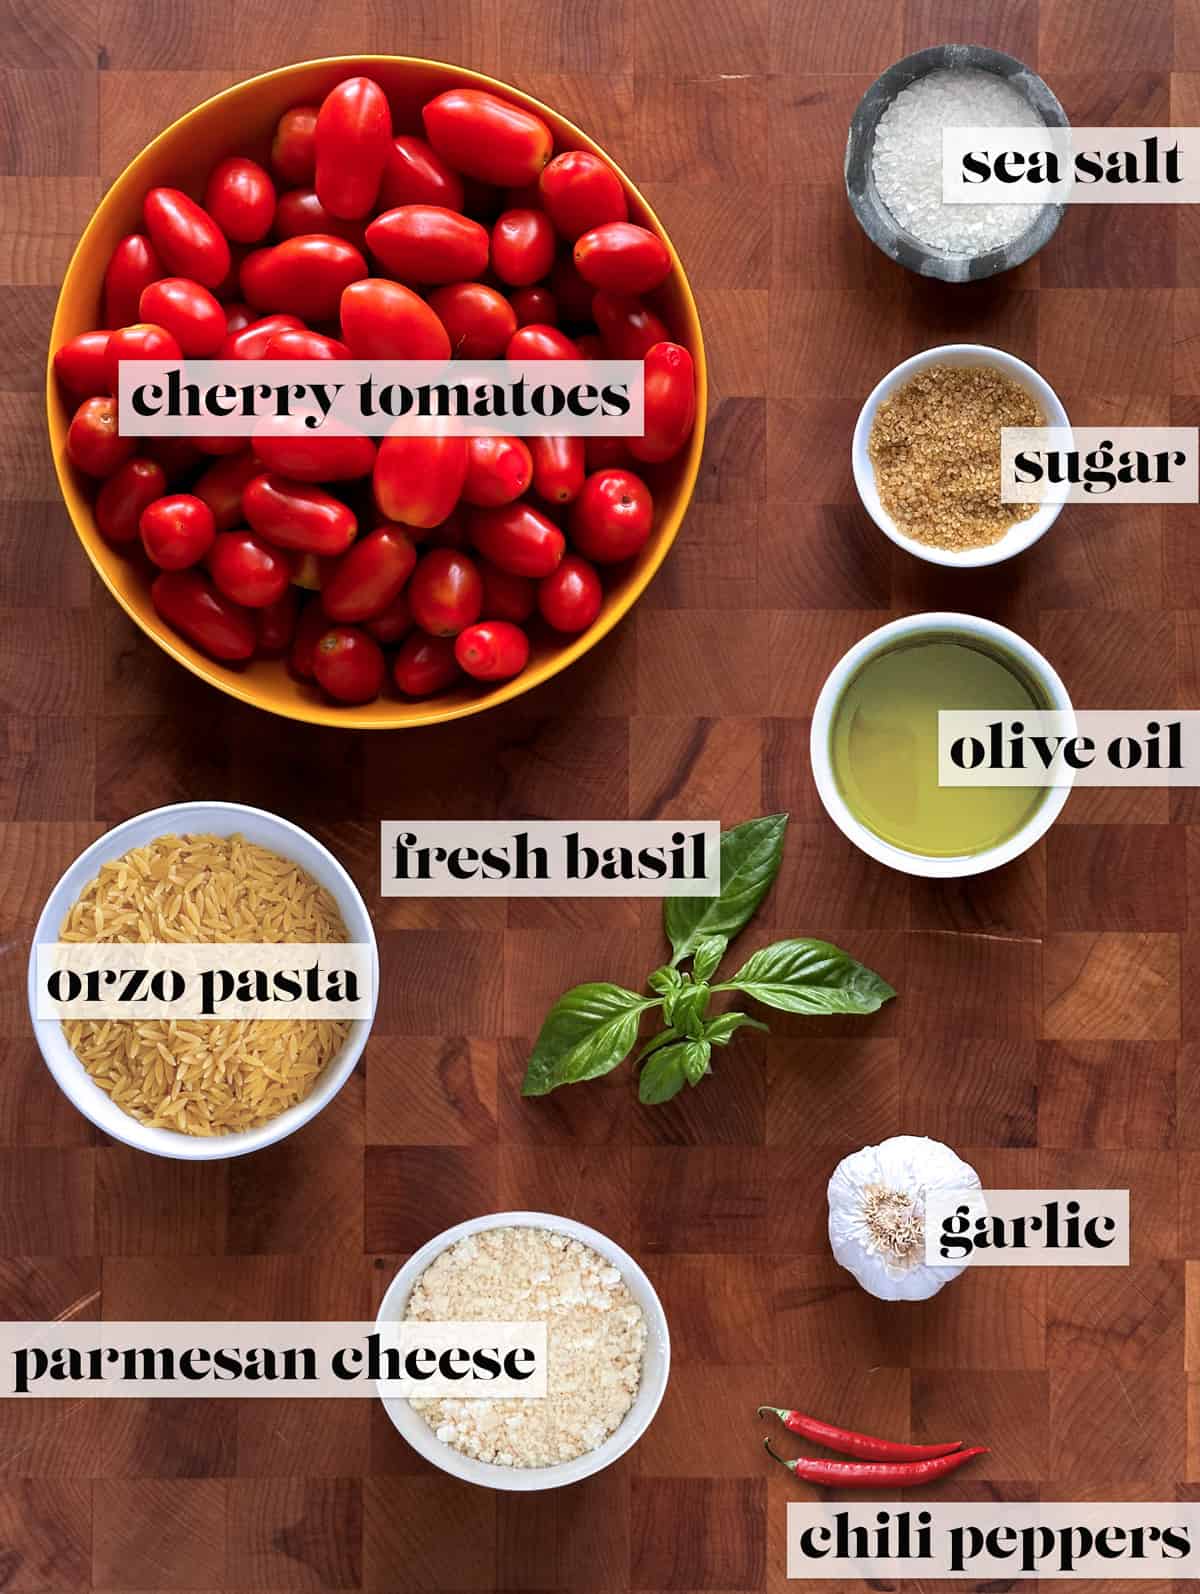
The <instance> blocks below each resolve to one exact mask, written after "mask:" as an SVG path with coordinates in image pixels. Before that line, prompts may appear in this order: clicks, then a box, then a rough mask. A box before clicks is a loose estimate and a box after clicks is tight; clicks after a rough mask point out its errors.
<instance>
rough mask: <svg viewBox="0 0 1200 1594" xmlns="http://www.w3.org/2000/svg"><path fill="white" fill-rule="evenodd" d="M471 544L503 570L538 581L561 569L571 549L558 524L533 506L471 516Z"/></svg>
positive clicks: (509, 506) (506, 507)
mask: <svg viewBox="0 0 1200 1594" xmlns="http://www.w3.org/2000/svg"><path fill="white" fill-rule="evenodd" d="M471 541H472V542H473V543H474V544H475V547H476V548H478V550H479V552H480V553H481V554H482V555H483V557H484V558H485V559H490V560H491V562H492V563H493V564H494V565H497V566H498V567H499V568H500V569H501V570H507V571H508V573H509V574H510V575H513V576H531V577H532V578H533V579H534V580H535V581H536V580H539V579H540V578H541V577H542V576H548V575H549V574H550V572H551V571H552V570H554V569H556V568H557V566H558V564H559V561H560V560H561V559H562V556H563V553H564V551H565V549H566V546H567V544H566V538H565V537H564V536H563V534H562V532H561V531H559V529H558V527H557V526H556V525H555V524H554V522H553V521H552V520H547V519H546V517H545V515H543V514H541V513H540V512H539V511H538V510H536V509H534V508H532V506H531V505H529V504H505V505H503V506H502V507H501V508H500V509H477V510H476V511H475V513H474V514H473V515H472V516H471Z"/></svg>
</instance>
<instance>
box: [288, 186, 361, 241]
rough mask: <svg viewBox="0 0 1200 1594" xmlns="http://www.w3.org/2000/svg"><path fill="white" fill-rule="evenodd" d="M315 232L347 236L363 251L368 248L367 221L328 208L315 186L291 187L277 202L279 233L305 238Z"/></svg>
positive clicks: (339, 236)
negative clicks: (348, 216) (319, 197)
mask: <svg viewBox="0 0 1200 1594" xmlns="http://www.w3.org/2000/svg"><path fill="white" fill-rule="evenodd" d="M314 232H319V233H325V234H326V235H328V236H329V237H333V238H344V239H345V240H346V242H347V243H350V244H353V245H354V247H355V248H356V249H358V250H359V251H360V252H361V251H362V250H363V249H365V248H366V243H367V229H366V227H365V226H364V225H363V223H362V222H361V221H345V220H344V219H343V218H342V217H341V216H335V215H334V214H333V212H332V211H330V210H326V209H325V206H324V205H323V204H322V203H321V201H320V200H319V199H318V198H317V191H316V189H315V188H289V189H288V191H287V192H286V193H285V194H280V196H279V200H278V202H277V203H276V206H275V236H276V237H277V238H279V239H284V238H302V237H303V236H304V235H305V234H306V233H314Z"/></svg>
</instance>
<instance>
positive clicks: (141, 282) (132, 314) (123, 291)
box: [104, 232, 163, 327]
mask: <svg viewBox="0 0 1200 1594" xmlns="http://www.w3.org/2000/svg"><path fill="white" fill-rule="evenodd" d="M162 274H163V266H162V262H161V261H160V260H159V258H158V255H157V254H156V252H155V249H154V245H153V244H152V243H151V242H150V240H149V238H145V237H143V236H142V234H141V233H140V232H133V233H130V234H129V236H128V237H127V238H122V239H121V241H120V243H119V244H118V245H117V247H116V248H115V249H114V250H113V252H112V256H111V258H110V259H109V262H108V266H107V268H106V269H105V272H104V325H105V326H106V327H127V326H128V325H129V323H130V322H131V321H136V320H137V317H138V301H139V299H140V298H141V297H142V289H143V288H146V287H148V286H149V285H150V283H152V282H154V281H155V279H156V278H158V277H161V276H162Z"/></svg>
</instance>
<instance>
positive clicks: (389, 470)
mask: <svg viewBox="0 0 1200 1594" xmlns="http://www.w3.org/2000/svg"><path fill="white" fill-rule="evenodd" d="M466 475H467V440H466V438H465V437H451V436H449V435H447V434H444V433H443V434H433V435H421V436H413V437H385V438H384V439H383V441H382V442H381V443H380V445H379V453H378V454H377V455H376V458H375V473H374V476H373V478H372V487H373V488H374V491H375V502H376V504H377V505H378V506H379V512H380V514H381V515H383V517H384V519H385V520H398V521H401V522H403V524H404V525H406V526H426V527H427V526H437V525H440V524H441V522H442V521H443V520H445V519H446V517H447V515H449V513H450V511H451V510H452V509H453V508H454V506H455V504H456V503H457V502H458V500H459V498H460V497H461V495H462V488H463V482H464V481H465V480H466Z"/></svg>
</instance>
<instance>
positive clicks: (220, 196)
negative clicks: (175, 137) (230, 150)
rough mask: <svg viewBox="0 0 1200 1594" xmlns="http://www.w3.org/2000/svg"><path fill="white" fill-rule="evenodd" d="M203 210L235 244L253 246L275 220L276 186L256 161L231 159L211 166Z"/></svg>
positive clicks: (236, 156)
mask: <svg viewBox="0 0 1200 1594" xmlns="http://www.w3.org/2000/svg"><path fill="white" fill-rule="evenodd" d="M204 208H205V210H207V211H208V214H209V215H210V216H211V217H212V219H213V220H214V221H215V222H216V224H217V226H218V227H219V228H220V229H221V231H222V232H223V233H224V234H225V236H226V238H230V239H232V240H233V242H234V243H236V244H256V243H257V242H258V241H259V239H260V238H265V237H266V236H267V234H268V233H269V232H270V230H271V223H272V222H273V221H274V219H275V184H274V183H273V182H272V181H271V179H270V176H269V175H268V174H267V173H266V172H265V171H264V170H263V168H262V167H261V166H260V165H259V164H258V162H257V161H252V160H247V159H246V158H245V156H244V155H232V156H230V158H229V159H228V160H223V161H221V162H220V163H219V164H218V165H216V166H214V167H213V169H212V173H211V175H210V176H209V179H208V184H207V186H206V188H205V190H204Z"/></svg>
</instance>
